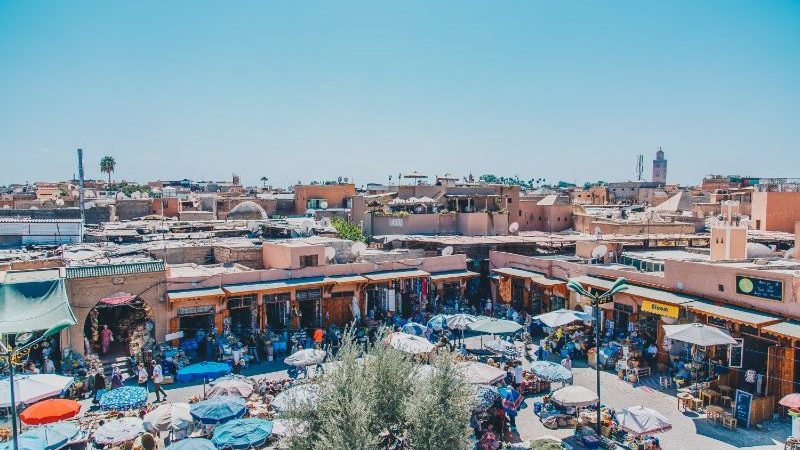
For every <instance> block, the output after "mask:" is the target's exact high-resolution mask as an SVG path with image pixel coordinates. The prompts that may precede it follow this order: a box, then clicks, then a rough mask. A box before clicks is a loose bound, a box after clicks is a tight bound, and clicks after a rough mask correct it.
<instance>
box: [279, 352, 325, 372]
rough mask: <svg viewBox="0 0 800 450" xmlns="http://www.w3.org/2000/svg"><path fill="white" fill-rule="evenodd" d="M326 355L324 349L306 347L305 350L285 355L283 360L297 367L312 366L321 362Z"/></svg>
mask: <svg viewBox="0 0 800 450" xmlns="http://www.w3.org/2000/svg"><path fill="white" fill-rule="evenodd" d="M326 355H327V353H326V352H325V350H317V349H313V348H307V349H305V350H300V351H297V352H294V353H292V354H291V355H289V356H287V357H286V359H284V360H283V362H285V363H286V364H288V365H290V366H297V367H306V366H313V365H316V364H322V361H325V356H326Z"/></svg>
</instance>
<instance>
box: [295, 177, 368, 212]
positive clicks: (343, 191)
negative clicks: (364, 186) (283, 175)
mask: <svg viewBox="0 0 800 450" xmlns="http://www.w3.org/2000/svg"><path fill="white" fill-rule="evenodd" d="M355 195H356V185H355V184H353V183H340V184H305V185H297V186H295V187H294V212H295V214H298V215H303V214H305V213H306V211H307V210H309V209H327V208H350V206H351V202H352V199H353V197H355ZM323 200H324V201H325V202H327V207H325V208H323V207H322V205H320V203H321V202H322V201H323Z"/></svg>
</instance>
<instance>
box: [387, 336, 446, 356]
mask: <svg viewBox="0 0 800 450" xmlns="http://www.w3.org/2000/svg"><path fill="white" fill-rule="evenodd" d="M387 339H388V341H389V345H391V346H392V347H394V348H396V349H398V350H400V351H403V352H406V353H411V354H412V355H421V354H425V353H430V352H432V351H433V349H434V348H435V347H436V346H435V345H433V344H431V343H430V342H428V340H427V339H425V338H421V337H419V336H414V335H413V334H408V333H392V334H390V335H389V337H388V338H387Z"/></svg>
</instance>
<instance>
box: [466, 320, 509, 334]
mask: <svg viewBox="0 0 800 450" xmlns="http://www.w3.org/2000/svg"><path fill="white" fill-rule="evenodd" d="M467 328H469V329H470V330H473V331H477V332H479V333H487V334H505V333H516V332H517V331H519V330H521V329H522V325H520V324H518V323H517V322H514V321H513V320H505V319H483V320H478V321H475V322H473V323H471V324H469V325H468V326H467Z"/></svg>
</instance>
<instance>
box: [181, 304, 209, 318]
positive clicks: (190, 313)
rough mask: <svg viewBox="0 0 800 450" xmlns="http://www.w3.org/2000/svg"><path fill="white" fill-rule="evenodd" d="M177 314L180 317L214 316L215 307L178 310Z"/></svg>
mask: <svg viewBox="0 0 800 450" xmlns="http://www.w3.org/2000/svg"><path fill="white" fill-rule="evenodd" d="M177 313H178V315H179V316H196V315H199V314H214V306H195V307H194V308H178V310H177Z"/></svg>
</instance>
